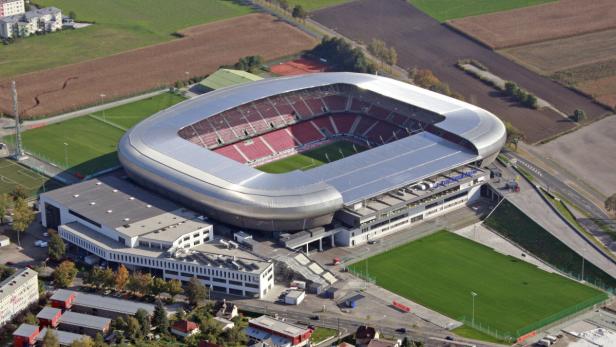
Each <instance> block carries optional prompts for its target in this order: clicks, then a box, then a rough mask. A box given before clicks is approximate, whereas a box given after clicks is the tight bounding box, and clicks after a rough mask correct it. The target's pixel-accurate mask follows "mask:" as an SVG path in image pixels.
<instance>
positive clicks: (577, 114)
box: [573, 108, 586, 123]
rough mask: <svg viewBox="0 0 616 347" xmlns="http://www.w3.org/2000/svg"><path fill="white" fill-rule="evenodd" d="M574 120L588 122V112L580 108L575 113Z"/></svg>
mask: <svg viewBox="0 0 616 347" xmlns="http://www.w3.org/2000/svg"><path fill="white" fill-rule="evenodd" d="M573 120H574V121H576V122H578V123H580V122H582V121H584V120H586V112H584V110H580V109H579V108H578V109H576V110H575V111H573Z"/></svg>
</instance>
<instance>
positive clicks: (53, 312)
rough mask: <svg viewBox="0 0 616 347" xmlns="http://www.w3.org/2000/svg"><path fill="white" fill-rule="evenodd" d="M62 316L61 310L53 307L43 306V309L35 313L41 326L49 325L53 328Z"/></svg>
mask: <svg viewBox="0 0 616 347" xmlns="http://www.w3.org/2000/svg"><path fill="white" fill-rule="evenodd" d="M61 316H62V310H61V309H59V308H55V307H49V306H45V307H43V309H42V310H41V311H40V312H39V313H38V314H37V315H36V318H37V319H38V321H39V323H40V325H41V327H51V328H55V327H57V326H58V321H59V320H60V317H61Z"/></svg>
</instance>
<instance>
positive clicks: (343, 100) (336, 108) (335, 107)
mask: <svg viewBox="0 0 616 347" xmlns="http://www.w3.org/2000/svg"><path fill="white" fill-rule="evenodd" d="M347 100H348V97H346V96H341V95H328V96H325V97H323V103H325V105H326V106H327V108H328V109H329V111H330V112H342V111H345V110H346V106H347Z"/></svg>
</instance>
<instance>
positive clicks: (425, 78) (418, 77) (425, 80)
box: [413, 69, 441, 89]
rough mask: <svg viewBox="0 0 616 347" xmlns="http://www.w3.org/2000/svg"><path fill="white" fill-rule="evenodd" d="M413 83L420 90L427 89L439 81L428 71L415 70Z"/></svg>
mask: <svg viewBox="0 0 616 347" xmlns="http://www.w3.org/2000/svg"><path fill="white" fill-rule="evenodd" d="M413 82H415V84H416V85H418V86H419V87H422V88H427V89H429V88H430V87H432V86H434V85H437V84H439V83H441V81H440V80H439V79H438V78H437V77H436V76H435V75H434V73H433V72H432V71H430V70H428V69H417V70H416V71H415V76H414V78H413Z"/></svg>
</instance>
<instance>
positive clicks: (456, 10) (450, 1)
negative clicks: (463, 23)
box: [408, 0, 555, 22]
mask: <svg viewBox="0 0 616 347" xmlns="http://www.w3.org/2000/svg"><path fill="white" fill-rule="evenodd" d="M408 1H409V2H410V3H411V4H413V6H415V7H417V8H418V9H420V10H422V11H424V12H425V13H427V14H428V15H430V16H431V17H432V18H434V19H436V20H438V21H439V22H445V21H448V20H450V19H454V18H463V17H468V16H477V15H480V14H485V13H492V12H500V11H507V10H511V9H514V8H520V7H527V6H534V5H539V4H543V3H546V2H550V1H555V0H408Z"/></svg>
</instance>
